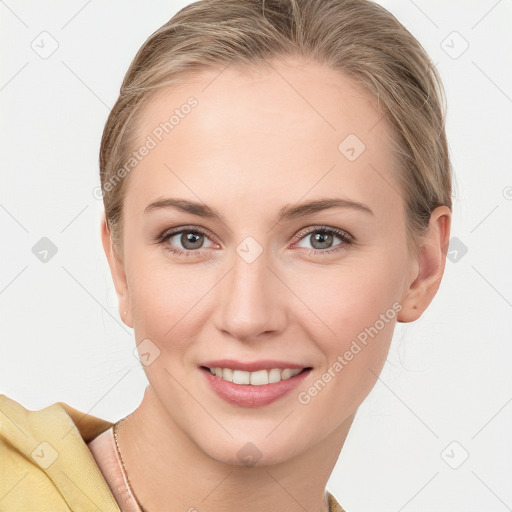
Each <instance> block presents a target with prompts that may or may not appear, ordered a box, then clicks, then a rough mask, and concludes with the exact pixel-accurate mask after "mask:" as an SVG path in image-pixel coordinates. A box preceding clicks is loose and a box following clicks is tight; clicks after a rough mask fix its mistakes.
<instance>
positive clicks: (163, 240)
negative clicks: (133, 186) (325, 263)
mask: <svg viewBox="0 0 512 512" xmlns="http://www.w3.org/2000/svg"><path fill="white" fill-rule="evenodd" d="M182 233H194V234H200V235H204V236H206V237H208V238H210V237H209V236H208V232H207V231H205V230H203V229H201V228H197V227H193V228H192V227H191V228H188V227H186V226H185V227H182V228H179V229H176V230H174V231H165V232H164V233H162V234H161V235H160V236H159V237H158V238H157V239H156V243H158V244H163V245H164V248H165V249H166V250H168V251H170V252H171V253H173V254H177V255H183V256H186V257H189V256H196V255H201V254H202V252H203V251H204V250H205V249H198V250H182V249H176V248H173V247H172V246H171V245H170V244H168V243H167V241H168V240H169V239H170V238H172V237H173V236H176V235H179V234H182ZM313 233H322V234H328V235H336V236H337V237H338V238H340V240H341V243H339V244H337V245H336V246H334V248H332V249H326V250H321V249H307V248H303V250H304V251H306V254H308V255H315V256H316V255H319V254H320V255H326V254H332V253H335V252H340V251H343V250H345V249H346V246H347V245H350V244H352V243H354V238H353V237H352V235H350V234H349V233H347V232H346V231H343V230H341V229H338V228H331V227H328V226H313V228H309V231H306V232H304V231H300V232H299V233H298V234H297V236H298V239H297V241H296V242H294V244H295V243H298V242H300V241H301V240H302V239H304V238H306V237H307V236H309V235H312V234H313Z"/></svg>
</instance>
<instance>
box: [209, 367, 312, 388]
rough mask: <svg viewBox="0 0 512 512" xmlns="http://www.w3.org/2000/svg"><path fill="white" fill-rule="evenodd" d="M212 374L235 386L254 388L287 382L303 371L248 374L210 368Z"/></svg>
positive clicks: (288, 369)
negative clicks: (248, 385)
mask: <svg viewBox="0 0 512 512" xmlns="http://www.w3.org/2000/svg"><path fill="white" fill-rule="evenodd" d="M209 370H210V373H211V374H212V375H216V376H217V377H220V378H221V379H223V380H227V381H228V382H233V383H234V384H245V385H247V384H251V385H253V386H263V385H265V384H273V383H274V382H279V381H281V380H287V379H290V378H291V377H295V375H298V374H299V373H300V372H301V371H302V370H301V369H300V368H295V369H293V370H292V369H291V368H285V369H284V370H280V369H279V368H272V369H271V370H258V371H256V372H246V371H244V370H232V369H231V368H219V367H215V368H210V369H209Z"/></svg>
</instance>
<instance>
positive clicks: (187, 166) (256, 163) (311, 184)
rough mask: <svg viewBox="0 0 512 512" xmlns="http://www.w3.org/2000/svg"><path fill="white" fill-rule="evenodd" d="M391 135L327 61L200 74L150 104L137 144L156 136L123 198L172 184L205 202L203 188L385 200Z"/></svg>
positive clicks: (245, 195)
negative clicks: (327, 64) (334, 195)
mask: <svg viewBox="0 0 512 512" xmlns="http://www.w3.org/2000/svg"><path fill="white" fill-rule="evenodd" d="M191 98H193V100H192V101H191ZM192 104H193V105H194V106H193V107H191V106H190V105H192ZM390 136H391V131H390V129H389V126H388V125H387V122H386V120H385V118H384V116H383V114H382V112H381V111H379V110H378V109H377V108H376V105H375V101H374V99H373V98H371V97H370V96H369V95H368V93H367V92H366V91H365V90H363V88H362V87H361V86H359V85H358V84H357V83H356V82H354V81H353V80H351V79H350V78H348V77H347V76H345V75H344V74H343V73H341V72H339V71H336V70H332V69H330V68H328V67H326V66H324V65H322V64H319V63H315V62H304V61H292V60H289V61H274V62H272V63H271V64H270V66H267V67H265V68H261V69H254V68H253V69H250V70H249V69H247V68H226V69H224V70H223V71H211V70H208V71H203V72H201V73H196V74H194V75H189V76H188V77H187V79H186V81H185V82H183V83H180V84H179V85H176V86H170V87H167V88H165V89H162V90H160V91H158V93H156V94H155V95H154V97H153V98H152V99H151V100H150V101H149V102H148V103H147V104H146V106H145V107H144V109H143V111H142V112H141V115H140V117H139V119H138V121H137V138H138V144H139V145H142V144H144V142H145V141H148V140H149V139H151V140H152V141H153V143H154V145H153V144H152V146H154V147H152V149H151V150H150V151H148V152H146V153H147V154H146V156H144V158H143V159H141V160H140V163H137V168H136V169H135V171H134V172H133V173H132V175H131V177H130V180H132V181H133V183H130V186H129V187H128V193H127V196H129V195H130V191H131V193H132V195H134V197H133V198H132V199H133V200H138V201H140V202H144V201H145V202H146V203H147V202H148V201H149V200H151V199H152V200H154V199H155V197H158V196H161V195H163V194H164V190H163V189H165V188H166V187H169V189H170V190H172V191H173V195H176V193H182V195H187V196H189V197H190V198H191V199H192V198H193V195H194V192H196V195H200V198H201V199H202V200H204V201H205V202H206V200H207V197H202V196H204V195H205V194H207V195H209V196H211V197H217V198H218V201H220V202H223V201H225V199H226V197H229V194H231V197H236V198H237V199H240V200H243V201H245V202H244V204H249V203H250V202H251V200H252V201H255V202H257V201H261V199H262V197H264V198H265V199H266V200H268V201H270V200H271V199H272V197H273V196H274V195H275V196H277V195H278V194H282V193H283V192H286V194H287V195H288V197H289V199H290V200H292V201H296V200H299V199H300V198H301V197H302V196H304V195H305V194H309V195H314V194H315V193H316V192H318V194H320V192H321V191H323V192H329V193H333V190H335V189H336V191H337V192H343V193H345V194H346V195H351V196H352V199H354V200H361V201H362V202H368V201H371V200H372V199H373V200H376V201H380V202H381V203H383V206H384V207H386V205H385V204H384V203H386V200H388V202H393V203H396V201H397V198H398V196H397V190H396V189H397V185H395V186H390V184H389V183H392V182H394V181H396V180H395V176H394V174H395V172H394V171H395V169H394V166H395V162H394V158H393V155H392V152H391V144H390ZM135 149H137V148H135ZM386 182H387V183H388V184H387V185H386ZM199 192H201V194H199ZM191 193H192V194H191ZM323 195H325V193H324V194H323ZM338 195H339V194H338ZM357 196H359V197H357ZM363 196H364V197H363ZM127 198H128V197H127ZM194 199H196V200H197V197H195V198H194ZM389 206H390V205H387V207H389Z"/></svg>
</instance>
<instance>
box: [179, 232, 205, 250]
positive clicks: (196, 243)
mask: <svg viewBox="0 0 512 512" xmlns="http://www.w3.org/2000/svg"><path fill="white" fill-rule="evenodd" d="M202 237H203V235H200V234H195V233H184V234H183V235H182V237H181V243H182V244H183V247H186V248H187V249H197V248H198V247H200V246H201V243H202ZM187 244H192V247H189V246H187Z"/></svg>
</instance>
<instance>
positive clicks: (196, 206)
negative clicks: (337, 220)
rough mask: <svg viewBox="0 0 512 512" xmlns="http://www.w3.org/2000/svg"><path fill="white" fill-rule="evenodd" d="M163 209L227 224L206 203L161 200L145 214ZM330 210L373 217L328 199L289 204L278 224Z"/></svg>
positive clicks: (350, 204) (353, 204) (359, 206)
mask: <svg viewBox="0 0 512 512" xmlns="http://www.w3.org/2000/svg"><path fill="white" fill-rule="evenodd" d="M161 208H173V209H176V210H179V211H182V212H185V213H190V214H192V215H197V216H199V217H204V218H209V219H217V220H220V221H221V222H223V223H224V224H225V223H226V222H225V219H224V218H223V217H222V215H221V214H220V213H219V212H217V210H215V209H214V208H211V207H210V206H208V205H206V204H204V203H199V202H196V201H189V200H187V199H177V198H166V199H160V200H158V201H154V202H152V203H150V204H149V205H148V206H146V208H145V210H144V213H150V212H152V211H154V210H158V209H161ZM330 208H350V209H355V210H358V211H362V212H365V213H369V214H370V215H373V211H372V210H371V209H370V208H369V207H368V206H367V205H366V204H364V203H361V202H358V201H352V200H349V199H343V198H331V197H328V198H323V199H316V200H313V201H309V202H307V203H300V204H295V205H290V204H287V205H285V206H283V207H282V208H281V209H280V210H279V215H278V219H277V222H281V221H283V220H290V219H296V218H299V217H305V216H307V215H313V214H315V213H318V212H320V211H323V210H327V209H330Z"/></svg>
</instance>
